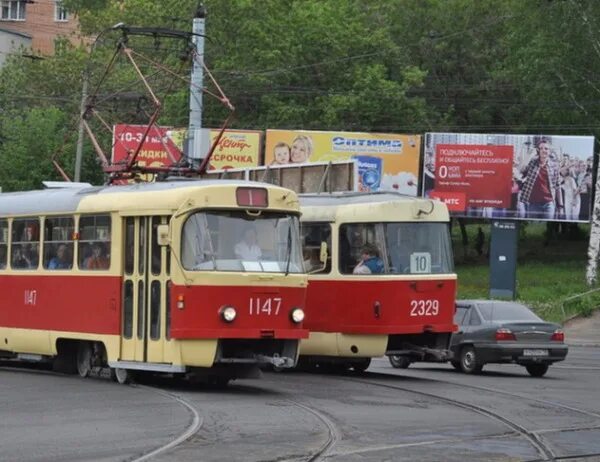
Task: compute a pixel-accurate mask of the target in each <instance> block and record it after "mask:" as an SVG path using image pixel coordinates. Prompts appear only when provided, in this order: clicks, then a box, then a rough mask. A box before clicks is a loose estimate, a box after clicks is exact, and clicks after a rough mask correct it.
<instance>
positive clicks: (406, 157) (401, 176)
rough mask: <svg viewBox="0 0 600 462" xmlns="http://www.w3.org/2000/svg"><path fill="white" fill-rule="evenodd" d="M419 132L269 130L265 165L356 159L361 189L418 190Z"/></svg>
mask: <svg viewBox="0 0 600 462" xmlns="http://www.w3.org/2000/svg"><path fill="white" fill-rule="evenodd" d="M420 150H421V137H420V136H419V135H397V134H386V133H356V132H320V131H305V130H267V135H266V141H265V165H284V164H301V163H307V162H309V163H310V162H329V161H338V160H349V159H356V161H357V164H358V173H359V190H361V191H397V192H400V193H403V194H409V195H411V196H416V195H417V193H418V176H419V157H420Z"/></svg>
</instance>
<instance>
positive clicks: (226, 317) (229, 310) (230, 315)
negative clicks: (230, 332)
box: [219, 305, 237, 322]
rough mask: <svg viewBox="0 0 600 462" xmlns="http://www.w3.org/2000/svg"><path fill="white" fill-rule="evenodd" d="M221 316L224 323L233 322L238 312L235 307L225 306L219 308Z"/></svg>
mask: <svg viewBox="0 0 600 462" xmlns="http://www.w3.org/2000/svg"><path fill="white" fill-rule="evenodd" d="M219 315H220V316H221V319H222V320H223V321H225V322H233V321H234V319H235V318H236V316H237V311H235V308H234V307H233V306H228V305H224V306H222V307H221V308H219Z"/></svg>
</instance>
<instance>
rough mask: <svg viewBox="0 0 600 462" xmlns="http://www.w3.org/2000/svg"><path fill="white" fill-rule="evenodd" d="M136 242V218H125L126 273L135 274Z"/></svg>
mask: <svg viewBox="0 0 600 462" xmlns="http://www.w3.org/2000/svg"><path fill="white" fill-rule="evenodd" d="M134 242H135V220H134V218H132V217H128V218H126V219H125V274H133V256H134V248H133V244H134Z"/></svg>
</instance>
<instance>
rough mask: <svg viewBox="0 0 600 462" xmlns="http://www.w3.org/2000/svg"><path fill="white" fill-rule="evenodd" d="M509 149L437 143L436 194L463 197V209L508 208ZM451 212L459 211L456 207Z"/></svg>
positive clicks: (434, 192)
mask: <svg viewBox="0 0 600 462" xmlns="http://www.w3.org/2000/svg"><path fill="white" fill-rule="evenodd" d="M512 163H513V147H512V146H486V145H476V144H474V145H464V144H454V145H453V144H438V145H437V146H436V147H435V177H436V182H435V188H434V190H433V191H432V195H435V194H436V193H445V194H446V197H449V196H448V195H447V193H452V194H454V197H456V195H458V196H460V197H464V199H463V201H461V202H462V205H463V209H462V210H465V209H466V207H498V208H508V207H509V206H510V185H511V181H512ZM454 210H459V209H457V208H455V209H454Z"/></svg>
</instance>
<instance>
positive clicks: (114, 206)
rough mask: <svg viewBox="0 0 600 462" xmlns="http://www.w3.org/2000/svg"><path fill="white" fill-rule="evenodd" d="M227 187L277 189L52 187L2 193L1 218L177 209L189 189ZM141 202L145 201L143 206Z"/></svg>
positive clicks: (192, 183) (196, 183)
mask: <svg viewBox="0 0 600 462" xmlns="http://www.w3.org/2000/svg"><path fill="white" fill-rule="evenodd" d="M227 185H228V186H257V187H263V188H264V187H270V188H273V187H275V188H277V186H273V185H270V184H265V183H258V182H251V181H240V180H177V181H164V182H154V183H136V184H130V185H114V186H113V185H106V186H91V187H90V186H82V187H81V188H73V187H69V188H51V189H43V190H35V191H23V192H12V193H2V194H0V216H8V215H30V214H31V215H33V214H55V213H74V212H76V211H84V210H82V208H83V209H87V208H88V207H87V206H84V204H85V205H89V206H90V207H91V209H93V210H92V211H100V210H105V211H113V210H121V209H129V208H134V207H140V208H144V209H150V208H158V209H160V208H169V207H175V208H176V207H178V206H179V205H180V202H181V200H182V198H183V197H184V196H185V195H186V194H187V191H185V190H186V189H202V188H205V187H222V186H227ZM165 191H177V192H180V193H181V194H168V195H167V194H164V193H165ZM109 195H110V196H109ZM113 195H114V196H113ZM89 199H91V200H89ZM140 199H143V200H144V202H143V203H141V202H140V201H139V200H140ZM82 206H83V207H82ZM85 211H87V210H85Z"/></svg>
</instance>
